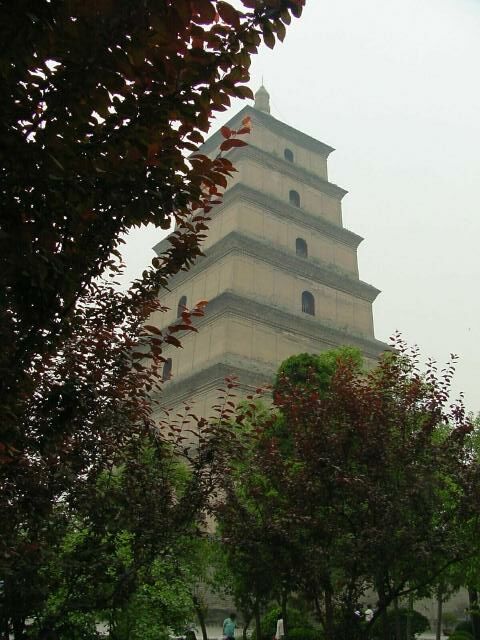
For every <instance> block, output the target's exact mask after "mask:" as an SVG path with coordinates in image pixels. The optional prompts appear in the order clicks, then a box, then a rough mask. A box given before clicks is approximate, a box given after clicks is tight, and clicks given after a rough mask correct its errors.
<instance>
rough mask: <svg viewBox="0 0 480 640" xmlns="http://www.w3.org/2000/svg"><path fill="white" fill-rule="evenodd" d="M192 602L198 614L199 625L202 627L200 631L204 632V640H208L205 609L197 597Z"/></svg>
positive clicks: (194, 596)
mask: <svg viewBox="0 0 480 640" xmlns="http://www.w3.org/2000/svg"><path fill="white" fill-rule="evenodd" d="M192 600H193V606H194V608H195V613H196V614H197V618H198V624H199V625H200V629H201V630H202V638H203V640H208V635H207V627H206V624H205V608H204V607H202V604H201V602H200V600H199V598H198V596H197V595H193V596H192Z"/></svg>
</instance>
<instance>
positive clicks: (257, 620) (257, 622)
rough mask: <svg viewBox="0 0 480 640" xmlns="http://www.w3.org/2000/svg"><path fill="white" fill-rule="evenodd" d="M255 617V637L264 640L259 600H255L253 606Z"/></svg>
mask: <svg viewBox="0 0 480 640" xmlns="http://www.w3.org/2000/svg"><path fill="white" fill-rule="evenodd" d="M253 615H254V617H255V636H256V640H262V628H261V626H260V606H259V604H258V599H257V598H255V603H254V605H253ZM275 631H276V630H275Z"/></svg>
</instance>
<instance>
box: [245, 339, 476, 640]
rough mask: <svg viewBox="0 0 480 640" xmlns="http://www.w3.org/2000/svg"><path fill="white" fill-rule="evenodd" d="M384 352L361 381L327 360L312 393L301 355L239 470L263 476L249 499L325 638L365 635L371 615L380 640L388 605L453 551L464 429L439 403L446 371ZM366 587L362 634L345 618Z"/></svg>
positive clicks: (339, 361)
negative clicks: (278, 540) (278, 535)
mask: <svg viewBox="0 0 480 640" xmlns="http://www.w3.org/2000/svg"><path fill="white" fill-rule="evenodd" d="M395 347H396V351H395V352H392V353H388V354H386V355H385V357H384V358H383V359H382V361H381V362H380V364H379V366H378V367H377V368H376V369H374V370H372V371H370V372H368V373H365V372H363V371H361V369H359V367H358V361H356V360H355V359H354V358H352V357H351V356H349V354H348V353H347V354H345V356H343V357H342V356H341V355H340V356H339V357H336V358H335V359H334V360H335V363H336V364H335V367H334V372H333V375H330V376H327V378H328V377H329V382H327V385H324V384H323V383H322V385H320V386H319V384H318V379H319V378H318V372H316V371H315V370H314V369H312V370H311V371H307V378H306V379H305V376H304V373H305V372H304V371H303V368H304V362H303V360H304V358H303V360H302V362H301V366H302V373H301V375H300V378H298V377H296V376H295V375H290V376H289V377H286V376H284V377H283V378H282V377H281V376H280V378H279V380H278V381H277V384H276V393H275V409H276V412H279V413H280V421H279V419H278V416H277V413H274V414H273V415H272V417H271V419H270V420H267V421H263V423H262V424H258V425H256V427H257V433H258V446H257V448H256V451H255V462H254V463H253V464H251V465H250V468H251V469H261V470H262V474H263V477H264V478H268V490H267V491H264V492H262V493H261V494H260V495H259V497H258V501H259V503H260V504H264V503H267V504H268V509H269V519H270V520H271V521H272V522H275V523H281V524H280V529H281V531H282V535H283V538H282V544H283V545H284V548H285V549H288V550H289V551H290V552H293V551H294V552H295V563H292V566H296V567H297V571H296V572H295V574H294V579H295V583H296V584H297V585H298V588H301V589H303V590H304V592H305V593H306V594H308V596H309V597H310V598H311V599H312V601H313V602H314V603H315V605H316V609H317V612H318V614H319V618H320V619H321V621H322V623H323V626H324V629H325V635H326V638H327V639H331V638H333V637H335V638H336V639H337V638H342V637H346V638H352V637H366V636H368V635H369V634H370V633H371V629H372V626H373V624H374V623H375V621H376V620H377V619H378V618H381V619H382V620H381V622H380V625H381V628H383V634H384V635H383V637H385V638H387V637H388V633H389V631H388V622H387V618H386V611H387V608H388V607H389V605H391V604H392V603H393V602H394V601H395V599H396V598H399V597H401V596H404V595H407V594H409V593H412V592H416V591H418V590H420V589H422V588H423V587H424V586H425V585H430V584H431V583H432V582H433V581H434V580H436V578H437V577H438V576H439V575H440V574H441V573H442V572H443V571H444V570H445V569H446V568H447V567H448V566H450V565H451V564H452V563H454V562H458V560H459V559H460V558H461V557H463V556H462V554H463V553H464V552H465V548H464V544H463V543H462V541H461V540H459V538H458V535H457V534H458V523H459V519H460V516H461V510H462V505H463V504H464V503H465V501H466V500H467V499H468V491H467V485H466V483H465V481H464V479H465V478H466V472H467V470H468V464H467V459H466V455H465V453H466V449H465V443H466V438H467V436H468V434H469V432H470V431H471V429H472V425H471V421H470V420H469V418H468V417H467V416H466V415H465V411H464V409H463V406H462V404H461V403H459V404H453V405H451V406H450V404H449V387H450V381H451V377H452V375H453V366H452V365H449V366H447V368H446V369H445V370H443V371H442V372H441V373H440V374H438V373H437V371H436V368H435V365H434V364H433V363H429V364H428V365H427V370H426V372H425V373H424V374H422V373H421V372H420V371H419V370H418V367H417V353H416V352H415V351H412V352H409V351H408V349H407V347H406V345H405V344H404V343H403V342H402V341H401V340H400V339H397V341H396V343H395ZM292 379H293V382H292ZM298 380H299V382H298ZM278 424H280V426H281V429H280V430H277V431H276V425H278ZM285 442H287V446H285ZM467 501H468V500H467ZM369 586H370V587H372V588H373V589H375V590H376V592H377V598H378V605H377V611H376V614H375V618H374V621H373V622H372V623H371V624H367V625H365V626H364V625H359V624H358V623H357V622H356V621H355V618H354V616H353V611H354V608H355V603H356V602H357V601H358V598H359V597H360V596H361V595H362V594H363V593H364V591H365V589H366V588H367V587H369ZM378 624H379V623H377V628H378Z"/></svg>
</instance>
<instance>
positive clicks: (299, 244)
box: [295, 238, 308, 258]
mask: <svg viewBox="0 0 480 640" xmlns="http://www.w3.org/2000/svg"><path fill="white" fill-rule="evenodd" d="M295 250H296V252H297V256H300V257H301V258H308V246H307V243H306V242H305V240H304V239H303V238H297V239H296V240H295Z"/></svg>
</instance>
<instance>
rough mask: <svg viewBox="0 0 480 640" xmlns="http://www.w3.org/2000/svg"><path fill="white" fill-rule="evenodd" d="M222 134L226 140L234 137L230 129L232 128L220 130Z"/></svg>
mask: <svg viewBox="0 0 480 640" xmlns="http://www.w3.org/2000/svg"><path fill="white" fill-rule="evenodd" d="M220 133H221V134H222V136H223V137H224V138H230V136H231V135H232V130H231V129H230V127H222V128H221V129H220Z"/></svg>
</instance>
